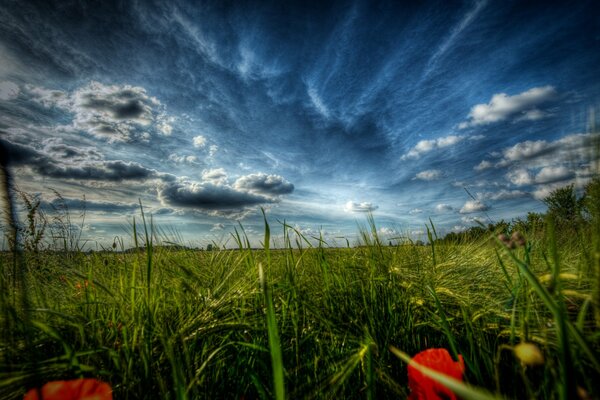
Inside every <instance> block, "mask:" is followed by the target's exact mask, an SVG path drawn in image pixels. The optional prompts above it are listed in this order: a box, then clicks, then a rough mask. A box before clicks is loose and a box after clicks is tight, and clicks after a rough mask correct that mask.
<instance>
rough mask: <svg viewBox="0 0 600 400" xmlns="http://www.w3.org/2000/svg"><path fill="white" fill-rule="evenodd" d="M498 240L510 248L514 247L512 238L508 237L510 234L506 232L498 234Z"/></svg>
mask: <svg viewBox="0 0 600 400" xmlns="http://www.w3.org/2000/svg"><path fill="white" fill-rule="evenodd" d="M498 240H499V241H501V242H502V243H504V245H505V246H506V247H508V248H509V249H514V243H513V241H512V240H510V239H509V238H508V236H506V235H505V234H504V233H501V234H499V235H498Z"/></svg>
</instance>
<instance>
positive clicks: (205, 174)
mask: <svg viewBox="0 0 600 400" xmlns="http://www.w3.org/2000/svg"><path fill="white" fill-rule="evenodd" d="M202 180H204V181H209V182H213V183H219V184H222V183H225V182H226V181H227V173H226V172H225V170H224V169H223V168H214V169H205V170H204V171H202Z"/></svg>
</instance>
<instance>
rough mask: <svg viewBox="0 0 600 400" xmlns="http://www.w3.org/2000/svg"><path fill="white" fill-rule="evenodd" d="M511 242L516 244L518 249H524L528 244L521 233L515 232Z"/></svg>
mask: <svg viewBox="0 0 600 400" xmlns="http://www.w3.org/2000/svg"><path fill="white" fill-rule="evenodd" d="M510 241H511V242H513V243H514V244H516V245H517V246H518V247H523V246H525V244H526V243H527V241H526V240H525V237H524V236H523V234H522V233H521V232H519V231H514V232H513V234H512V235H511V237H510Z"/></svg>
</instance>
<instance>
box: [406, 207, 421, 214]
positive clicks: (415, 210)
mask: <svg viewBox="0 0 600 400" xmlns="http://www.w3.org/2000/svg"><path fill="white" fill-rule="evenodd" d="M422 212H423V210H421V209H420V208H413V209H412V210H410V211H409V212H408V213H409V214H410V215H415V214H421V213H422Z"/></svg>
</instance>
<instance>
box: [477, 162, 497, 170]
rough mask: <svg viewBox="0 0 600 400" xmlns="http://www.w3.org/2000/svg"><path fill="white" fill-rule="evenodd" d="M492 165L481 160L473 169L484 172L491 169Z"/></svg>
mask: <svg viewBox="0 0 600 400" xmlns="http://www.w3.org/2000/svg"><path fill="white" fill-rule="evenodd" d="M493 166H494V164H492V163H491V162H489V161H486V160H482V161H481V162H480V163H479V164H477V165H476V166H474V167H473V169H474V170H475V171H484V170H486V169H489V168H492V167H493Z"/></svg>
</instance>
